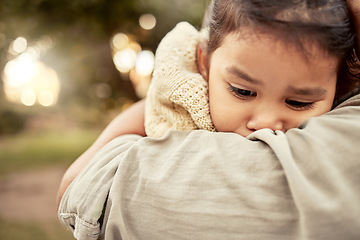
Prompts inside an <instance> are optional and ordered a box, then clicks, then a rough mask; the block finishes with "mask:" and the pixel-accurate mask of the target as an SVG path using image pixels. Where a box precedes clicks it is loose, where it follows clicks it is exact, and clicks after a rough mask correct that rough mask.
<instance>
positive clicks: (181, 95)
mask: <svg viewBox="0 0 360 240" xmlns="http://www.w3.org/2000/svg"><path fill="white" fill-rule="evenodd" d="M204 22H205V23H204V28H203V31H204V32H205V34H206V33H207V32H208V34H209V36H208V37H207V36H206V35H205V34H203V35H205V37H204V38H203V39H201V35H202V34H201V33H198V32H197V31H196V30H195V29H194V28H193V27H192V26H190V25H189V24H186V23H181V24H179V25H178V26H177V27H176V28H175V29H174V30H173V31H172V32H170V33H169V34H168V35H167V36H166V37H165V38H164V39H163V41H162V42H161V44H160V45H159V48H158V50H157V54H156V57H157V60H156V68H155V71H154V77H153V81H152V85H151V86H150V89H149V92H148V96H147V102H146V115H145V130H146V133H147V135H148V136H151V137H161V136H162V135H164V134H165V132H167V131H168V130H169V129H178V130H194V129H207V130H210V131H221V132H235V133H238V134H240V135H242V136H245V137H246V136H247V135H249V134H251V133H252V132H254V131H256V130H259V129H263V128H270V129H272V130H274V131H275V130H281V131H284V132H285V131H287V130H288V129H290V128H295V127H297V126H298V125H299V124H300V123H301V122H302V121H304V120H305V119H307V118H310V117H315V116H319V115H321V114H324V113H326V112H328V111H330V110H331V108H332V107H333V106H334V104H336V103H337V102H339V100H340V99H341V97H342V96H343V95H344V94H346V93H349V92H350V91H351V90H352V89H353V88H354V86H356V85H357V84H358V83H357V82H358V81H359V78H358V76H357V75H356V74H354V73H358V68H359V65H358V62H357V61H356V60H355V57H354V54H353V53H354V51H353V46H354V36H355V32H354V29H353V27H352V25H351V22H350V17H349V13H348V10H347V8H346V5H345V3H344V1H340V0H329V1H275V0H274V1H269V0H267V1H227V0H223V1H212V3H211V5H210V7H209V9H208V11H207V15H206V17H205V21H204ZM196 50H197V51H196ZM196 52H197V55H196Z"/></svg>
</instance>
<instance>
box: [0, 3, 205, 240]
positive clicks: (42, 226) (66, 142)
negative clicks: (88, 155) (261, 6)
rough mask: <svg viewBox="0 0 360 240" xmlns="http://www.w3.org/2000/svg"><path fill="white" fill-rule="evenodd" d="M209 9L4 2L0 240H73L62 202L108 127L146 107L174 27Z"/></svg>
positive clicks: (0, 26)
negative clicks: (82, 159) (74, 166)
mask: <svg viewBox="0 0 360 240" xmlns="http://www.w3.org/2000/svg"><path fill="white" fill-rule="evenodd" d="M208 3H209V0H196V1H194V0H61V1H60V0H1V1H0V74H1V75H0V239H7V240H8V239H40V240H41V239H73V238H72V234H71V233H70V232H68V231H67V230H65V228H64V227H63V226H62V225H61V224H60V223H59V222H58V220H57V215H56V208H55V195H56V191H57V187H58V184H59V181H60V179H61V177H62V174H63V173H64V171H65V170H66V168H67V167H68V166H69V165H70V164H71V163H72V162H73V161H74V160H75V159H76V158H77V157H78V156H79V155H80V154H81V153H82V152H83V151H85V149H86V148H87V147H89V145H90V144H91V143H92V142H93V141H94V140H95V138H96V137H97V136H98V135H99V133H100V132H101V131H102V129H103V128H104V127H105V126H106V124H107V123H108V122H109V121H110V120H111V119H112V118H114V117H115V116H116V115H117V114H119V113H120V112H121V111H123V110H124V109H126V108H127V107H128V106H129V105H131V104H132V103H133V102H135V101H137V100H139V99H141V98H144V97H145V96H146V90H147V87H148V85H149V82H150V81H151V73H152V70H153V64H154V53H155V51H156V48H157V45H158V44H159V42H160V40H161V39H162V38H163V37H164V35H165V34H166V33H167V32H168V31H170V30H171V29H172V28H173V27H174V26H175V25H176V23H178V22H180V21H188V22H190V23H191V24H193V25H194V26H195V27H197V28H200V26H201V20H202V16H203V14H204V11H205V9H206V7H207V5H208Z"/></svg>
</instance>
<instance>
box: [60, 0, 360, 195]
mask: <svg viewBox="0 0 360 240" xmlns="http://www.w3.org/2000/svg"><path fill="white" fill-rule="evenodd" d="M354 41H355V31H354V28H353V25H352V23H351V21H350V16H349V13H348V10H347V6H346V4H345V2H344V1H343V0H328V1H322V0H321V1H320V0H298V1H292V0H282V1H279V0H251V1H249V0H237V1H233V0H214V1H212V2H211V4H210V7H209V9H208V11H207V14H206V16H205V20H204V28H203V30H202V31H201V33H199V32H197V31H196V30H195V29H194V28H193V27H192V26H190V25H189V24H186V23H181V24H179V25H178V26H177V27H176V28H175V29H174V30H173V31H172V32H170V33H169V34H168V35H167V36H166V37H165V38H164V40H163V41H162V43H161V44H160V46H159V49H158V51H157V53H156V69H155V71H154V78H153V81H152V85H151V87H150V89H149V94H148V97H147V99H146V114H145V120H144V107H145V102H144V101H141V102H139V103H137V104H135V105H134V106H133V107H131V108H130V109H129V110H127V111H126V112H125V113H123V114H120V115H119V116H118V117H117V118H116V119H114V121H113V122H112V123H111V124H110V125H109V126H108V127H107V128H106V129H105V131H104V132H103V133H102V134H101V136H100V137H99V138H98V139H97V140H96V142H95V143H94V144H93V145H92V146H91V147H90V148H89V149H88V150H87V151H86V152H85V153H84V154H83V155H82V156H80V157H79V159H78V160H77V161H75V162H74V164H73V165H72V166H71V167H70V168H69V170H68V171H67V172H66V174H65V175H64V178H63V181H62V183H61V186H60V189H59V197H58V200H60V199H61V196H62V194H63V192H64V191H65V190H66V188H67V186H68V185H69V184H70V183H71V182H72V180H73V179H74V178H75V176H76V175H77V174H78V172H79V171H80V170H81V169H82V168H83V167H84V166H85V165H86V164H87V163H88V161H89V160H90V159H91V158H92V157H93V156H94V154H95V153H96V152H97V151H98V150H99V149H100V148H101V147H102V146H103V145H105V144H106V143H107V142H109V141H110V140H112V139H113V138H115V137H117V136H119V135H123V134H130V133H133V134H139V135H143V136H145V135H146V134H147V135H148V136H152V137H161V136H162V135H163V134H164V133H165V132H167V131H168V130H169V129H178V130H193V129H207V130H210V131H220V132H234V133H238V134H240V135H242V136H244V137H246V136H248V135H250V134H251V133H252V132H254V131H256V130H259V129H262V128H270V129H272V130H273V131H277V130H280V131H284V132H285V131H287V130H289V129H291V128H295V127H297V126H298V125H299V124H300V123H301V122H302V121H304V120H306V119H308V118H310V117H315V116H319V115H321V114H324V113H326V112H328V111H330V110H331V108H332V107H333V106H334V104H336V102H338V101H341V98H342V97H343V96H346V94H348V93H350V92H351V91H352V90H353V89H355V86H356V85H357V84H358V81H359V80H358V77H357V75H356V74H355V73H357V71H358V68H359V65H358V62H357V61H356V59H355V56H354V50H353V48H354ZM144 121H145V129H146V133H145V129H144Z"/></svg>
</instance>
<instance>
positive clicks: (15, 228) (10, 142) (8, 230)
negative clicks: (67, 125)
mask: <svg viewBox="0 0 360 240" xmlns="http://www.w3.org/2000/svg"><path fill="white" fill-rule="evenodd" d="M99 133H100V131H98V130H87V129H75V130H74V129H71V130H70V129H69V130H65V131H64V130H52V131H45V130H43V131H38V132H23V133H21V134H19V135H14V136H8V137H6V138H4V137H3V138H1V139H0V176H4V175H7V174H11V173H14V172H17V171H26V170H29V169H34V168H42V167H47V166H54V165H57V166H69V165H70V164H71V163H72V162H73V161H74V160H75V159H76V158H77V157H78V156H79V155H80V154H81V153H82V152H84V151H85V150H86V149H87V148H88V147H89V146H90V144H91V143H92V142H93V141H94V140H95V139H96V137H97V136H98V134H99ZM0 239H6V240H33V239H36V240H60V239H61V240H67V239H69V240H70V239H74V237H72V233H71V232H70V231H67V230H66V229H65V227H64V226H62V225H61V224H60V223H59V222H57V221H55V222H36V221H17V220H9V219H4V218H1V216H0Z"/></svg>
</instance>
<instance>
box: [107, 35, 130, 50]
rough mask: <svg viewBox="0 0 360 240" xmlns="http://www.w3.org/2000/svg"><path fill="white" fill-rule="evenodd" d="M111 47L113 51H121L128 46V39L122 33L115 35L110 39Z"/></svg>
mask: <svg viewBox="0 0 360 240" xmlns="http://www.w3.org/2000/svg"><path fill="white" fill-rule="evenodd" d="M111 43H112V47H113V48H115V49H123V48H125V47H126V46H127V45H128V44H129V38H128V36H127V35H126V34H124V33H116V34H115V35H114V37H113V38H112V41H111Z"/></svg>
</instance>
